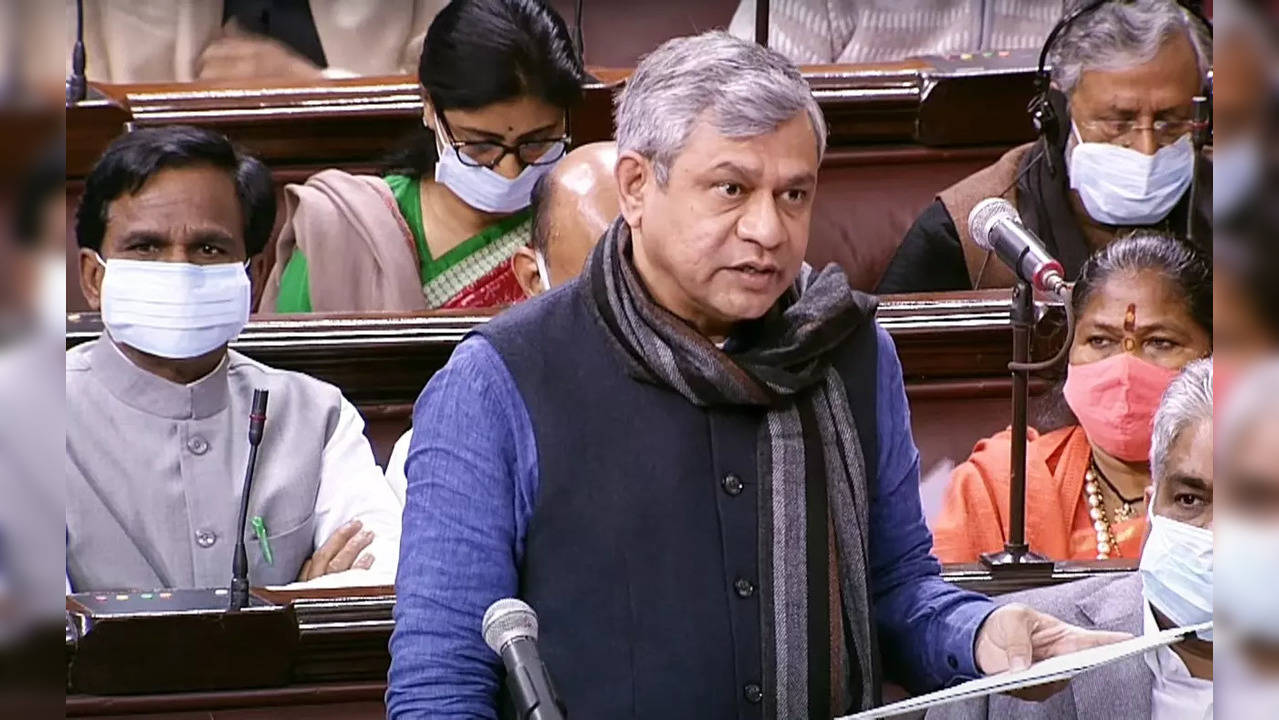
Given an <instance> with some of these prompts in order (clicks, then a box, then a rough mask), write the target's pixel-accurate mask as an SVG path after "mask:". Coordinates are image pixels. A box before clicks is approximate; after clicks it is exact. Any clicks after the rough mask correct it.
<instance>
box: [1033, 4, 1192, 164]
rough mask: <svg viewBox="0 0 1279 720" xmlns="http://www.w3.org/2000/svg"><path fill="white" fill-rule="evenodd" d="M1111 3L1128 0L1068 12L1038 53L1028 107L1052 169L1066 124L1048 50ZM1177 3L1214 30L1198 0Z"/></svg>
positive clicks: (1063, 103)
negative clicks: (1067, 31)
mask: <svg viewBox="0 0 1279 720" xmlns="http://www.w3.org/2000/svg"><path fill="white" fill-rule="evenodd" d="M1111 2H1126V0H1098V1H1097V2H1092V3H1089V4H1087V5H1084V6H1083V7H1081V8H1079V9H1078V10H1075V11H1074V12H1072V13H1070V14H1069V15H1066V16H1065V17H1063V18H1062V19H1061V21H1060V22H1058V23H1057V24H1056V25H1055V26H1053V29H1052V31H1051V32H1049V33H1048V39H1047V40H1045V41H1044V47H1043V49H1042V50H1040V52H1039V67H1038V68H1037V69H1036V71H1035V96H1034V97H1033V98H1032V99H1031V101H1030V106H1029V107H1028V108H1027V110H1028V111H1029V112H1030V121H1031V123H1032V124H1033V125H1034V126H1035V132H1036V133H1038V134H1039V135H1040V137H1042V138H1044V140H1045V142H1046V144H1047V145H1048V147H1047V148H1046V150H1048V152H1045V153H1044V156H1045V158H1046V159H1047V160H1048V163H1049V167H1050V168H1051V167H1052V159H1051V158H1052V154H1053V153H1052V152H1051V150H1052V149H1053V148H1057V147H1060V146H1061V141H1062V134H1063V133H1064V132H1065V127H1064V125H1063V122H1062V116H1061V114H1059V112H1058V108H1057V107H1055V106H1054V102H1053V95H1054V94H1056V95H1060V94H1061V93H1060V92H1059V91H1057V90H1054V89H1053V87H1052V73H1051V72H1050V71H1049V70H1048V68H1047V65H1048V53H1050V52H1051V51H1052V47H1053V43H1055V42H1056V41H1057V38H1058V37H1059V36H1061V34H1062V33H1064V32H1066V30H1068V29H1069V28H1070V26H1071V25H1074V24H1075V23H1076V22H1077V21H1079V19H1080V18H1082V17H1084V16H1087V15H1091V14H1093V13H1094V12H1097V10H1098V9H1100V8H1101V6H1102V5H1106V4H1109V3H1111ZM1177 4H1178V5H1180V6H1181V7H1182V9H1184V10H1185V11H1186V12H1188V13H1190V14H1191V15H1193V16H1194V17H1195V18H1196V19H1198V20H1199V22H1202V23H1203V24H1204V26H1206V27H1207V28H1208V30H1209V32H1211V31H1212V21H1210V20H1209V19H1208V18H1207V17H1206V16H1205V15H1204V14H1203V12H1202V11H1201V10H1200V9H1199V8H1198V7H1197V3H1193V2H1178V3H1177ZM1057 104H1058V105H1059V106H1060V107H1061V109H1062V112H1063V113H1064V109H1065V102H1064V98H1062V99H1061V100H1059V101H1058V103H1057Z"/></svg>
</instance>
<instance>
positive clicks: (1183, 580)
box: [1139, 512, 1213, 642]
mask: <svg viewBox="0 0 1279 720" xmlns="http://www.w3.org/2000/svg"><path fill="white" fill-rule="evenodd" d="M1212 562H1213V561H1212V531H1211V530H1205V529H1203V528H1198V527H1195V526H1193V525H1187V524H1186V523H1182V522H1177V521H1176V520H1171V519H1169V518H1166V517H1162V516H1160V515H1155V514H1154V513H1153V512H1152V513H1150V537H1148V538H1146V544H1145V546H1144V547H1143V548H1142V550H1141V563H1140V565H1139V568H1140V572H1141V581H1142V585H1141V592H1142V595H1143V596H1144V597H1145V598H1146V601H1147V602H1149V603H1150V604H1151V605H1152V606H1153V607H1154V608H1155V609H1157V610H1158V611H1159V612H1161V613H1163V615H1164V616H1165V617H1167V618H1168V619H1169V620H1171V621H1173V622H1174V623H1176V624H1177V626H1178V627H1185V626H1188V625H1198V624H1200V623H1206V622H1210V621H1211V620H1212ZM1199 636H1200V637H1201V638H1202V639H1204V640H1207V641H1208V642H1212V630H1211V629H1209V630H1206V631H1204V632H1201V633H1200V635H1199Z"/></svg>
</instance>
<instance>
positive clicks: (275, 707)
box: [66, 560, 1136, 720]
mask: <svg viewBox="0 0 1279 720" xmlns="http://www.w3.org/2000/svg"><path fill="white" fill-rule="evenodd" d="M1135 569H1136V567H1135V564H1134V562H1133V561H1132V560H1109V561H1097V562H1080V563H1076V562H1068V563H1059V564H1058V566H1057V568H1056V570H1055V571H1054V572H1053V573H1052V574H1051V575H1041V576H1018V575H1016V574H1012V575H1008V576H1001V577H992V576H991V575H990V573H989V572H988V571H986V570H984V569H982V568H980V567H978V566H972V565H956V566H947V567H946V568H944V570H943V576H944V577H945V578H946V579H947V580H949V581H951V582H954V583H955V584H957V585H960V586H962V587H965V588H967V589H971V590H976V591H978V592H985V593H987V594H991V595H995V594H1002V593H1005V592H1015V591H1017V590H1025V589H1030V588H1035V587H1045V586H1049V585H1054V584H1059V583H1062V582H1069V581H1072V580H1081V579H1085V578H1090V577H1099V576H1103V575H1113V574H1116V573H1127V572H1133V571H1135ZM265 594H267V595H270V593H265ZM348 594H349V593H342V592H340V591H338V592H335V591H319V592H318V593H316V592H310V593H297V594H291V593H280V594H277V595H276V598H277V599H278V601H280V602H292V603H293V604H294V609H295V611H296V616H297V618H298V633H299V637H300V642H299V644H298V654H297V662H296V664H295V672H294V682H292V683H291V684H289V685H287V686H285V687H279V688H266V689H257V690H236V689H228V690H224V691H220V692H200V693H169V694H163V695H119V696H117V695H112V696H102V695H83V694H76V693H75V690H74V688H70V689H69V690H68V695H67V700H66V713H67V717H139V718H149V719H151V720H160V719H162V718H163V719H164V720H196V719H200V720H208V719H209V718H215V719H217V720H250V719H252V720H259V719H261V720H265V719H266V718H271V719H273V720H274V719H277V718H279V719H290V720H291V719H292V718H298V719H299V720H301V719H302V718H307V719H308V720H309V719H310V718H370V719H372V718H383V717H385V712H386V711H385V707H384V706H383V704H382V698H383V696H384V693H385V690H386V684H385V677H386V668H387V667H388V666H389V663H390V656H389V654H388V651H387V641H388V639H389V637H390V632H391V628H392V623H391V612H392V610H393V608H394V605H395V597H394V595H393V593H392V592H391V591H390V589H386V590H382V591H376V592H372V593H365V594H364V595H362V596H351V597H346V595H348ZM69 652H71V650H70V649H69Z"/></svg>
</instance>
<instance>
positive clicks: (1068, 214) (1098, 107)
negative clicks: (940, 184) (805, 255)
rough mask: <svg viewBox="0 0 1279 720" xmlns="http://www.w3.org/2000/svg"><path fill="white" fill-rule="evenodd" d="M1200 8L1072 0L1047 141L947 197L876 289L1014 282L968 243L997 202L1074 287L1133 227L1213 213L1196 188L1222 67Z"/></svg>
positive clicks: (1038, 107) (1053, 59)
mask: <svg viewBox="0 0 1279 720" xmlns="http://www.w3.org/2000/svg"><path fill="white" fill-rule="evenodd" d="M1191 5H1192V4H1191V3H1187V4H1180V3H1178V2H1175V0H1102V1H1100V2H1098V1H1097V0H1075V1H1074V2H1072V3H1070V9H1069V10H1068V11H1067V13H1066V15H1065V17H1064V18H1063V19H1062V21H1061V22H1060V23H1058V24H1057V26H1056V27H1055V28H1053V31H1052V32H1051V33H1050V34H1049V35H1048V39H1047V41H1046V42H1045V44H1044V48H1043V51H1042V52H1041V53H1040V61H1039V84H1040V92H1039V94H1038V95H1037V96H1036V97H1035V99H1034V101H1033V102H1032V103H1031V107H1030V111H1031V117H1032V120H1033V121H1034V124H1035V127H1036V129H1037V130H1038V131H1039V139H1037V140H1036V141H1034V142H1032V143H1029V144H1026V145H1022V146H1020V147H1016V148H1013V149H1012V150H1010V151H1009V152H1008V153H1007V154H1006V155H1004V156H1003V157H1002V158H1000V160H999V161H998V162H996V163H995V164H994V165H991V166H990V167H987V168H985V169H983V170H980V171H978V172H977V173H975V174H973V175H971V176H969V177H967V178H965V179H963V180H961V181H960V182H958V183H957V184H955V185H953V186H951V187H950V188H947V189H946V190H944V191H942V192H941V193H940V194H939V195H938V197H937V200H936V201H935V202H934V203H933V204H932V205H930V206H928V208H927V209H925V210H924V212H923V213H922V214H920V216H919V218H917V219H916V221H915V224H914V225H913V226H912V227H911V228H910V230H909V231H907V233H906V237H905V239H904V240H903V241H902V244H901V247H900V248H898V251H897V254H896V255H895V256H894V258H893V260H892V262H891V264H890V265H889V267H888V270H887V271H886V272H885V274H884V276H883V278H882V279H881V280H880V284H879V287H878V288H877V291H878V292H879V293H897V292H937V291H945V290H969V289H978V288H988V287H1010V286H1012V285H1014V284H1016V278H1015V277H1014V276H1013V275H1012V274H1011V272H1010V271H1008V270H1007V269H1005V267H1004V266H1003V264H1002V263H999V262H997V261H996V262H991V261H990V259H989V257H988V253H987V252H986V251H984V250H982V249H981V248H979V247H978V246H977V245H976V244H975V243H974V242H973V240H972V238H971V237H969V233H968V213H969V211H970V210H971V209H972V208H973V206H974V205H976V204H977V203H978V202H980V201H981V200H982V199H984V198H987V197H994V196H1003V197H1006V198H1008V199H1009V201H1011V202H1012V203H1013V204H1014V205H1016V206H1017V209H1018V212H1019V213H1020V214H1021V217H1022V220H1023V222H1025V223H1026V226H1027V227H1029V228H1030V229H1031V230H1032V231H1033V232H1035V234H1036V235H1038V236H1039V238H1040V239H1041V240H1042V241H1043V243H1044V246H1045V248H1046V249H1047V250H1048V252H1050V253H1052V254H1053V255H1054V256H1055V257H1057V258H1058V259H1059V260H1061V262H1062V264H1063V265H1064V266H1065V268H1066V271H1067V275H1068V276H1069V277H1070V278H1072V279H1073V278H1074V276H1075V274H1076V273H1077V272H1078V270H1079V268H1080V266H1081V265H1082V264H1083V262H1084V260H1086V259H1087V258H1088V256H1089V254H1091V252H1092V251H1093V250H1095V249H1097V248H1099V247H1102V246H1104V245H1105V244H1107V243H1109V242H1110V241H1111V240H1113V239H1115V238H1116V237H1119V236H1120V235H1122V234H1124V233H1125V232H1126V231H1128V230H1131V229H1132V228H1136V227H1155V228H1160V229H1165V230H1170V231H1173V232H1176V233H1178V234H1184V233H1185V231H1186V229H1187V228H1188V227H1190V218H1191V217H1192V214H1193V215H1198V214H1200V213H1202V212H1206V208H1207V207H1208V206H1209V205H1210V203H1206V202H1205V203H1200V202H1194V203H1192V202H1191V193H1190V187H1191V184H1192V179H1193V178H1194V175H1195V161H1194V158H1195V146H1194V144H1193V142H1192V131H1193V130H1195V122H1194V110H1195V103H1194V99H1195V97H1196V96H1199V95H1200V94H1201V93H1204V92H1205V91H1206V90H1207V89H1208V86H1209V74H1210V70H1211V67H1212V29H1211V25H1210V24H1209V23H1208V21H1207V20H1206V19H1205V18H1204V17H1203V16H1202V15H1200V14H1199V12H1198V11H1197V10H1195V9H1194V8H1193V7H1191ZM1192 204H1193V205H1194V208H1193V210H1192V208H1191V205H1192ZM1194 222H1195V227H1199V226H1200V225H1201V223H1203V222H1205V221H1204V220H1203V219H1202V218H1199V217H1196V218H1195V220H1194ZM1206 222H1209V223H1210V222H1211V221H1210V220H1207V221H1206Z"/></svg>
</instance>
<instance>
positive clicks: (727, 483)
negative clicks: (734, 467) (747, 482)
mask: <svg viewBox="0 0 1279 720" xmlns="http://www.w3.org/2000/svg"><path fill="white" fill-rule="evenodd" d="M720 485H721V486H723V488H724V492H726V493H728V494H729V495H732V496H733V497H737V496H738V495H741V494H742V479H741V478H739V477H737V476H736V475H734V474H733V473H729V474H727V475H725V476H724V479H723V480H721V481H720Z"/></svg>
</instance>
